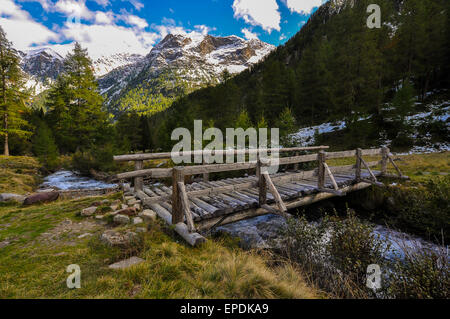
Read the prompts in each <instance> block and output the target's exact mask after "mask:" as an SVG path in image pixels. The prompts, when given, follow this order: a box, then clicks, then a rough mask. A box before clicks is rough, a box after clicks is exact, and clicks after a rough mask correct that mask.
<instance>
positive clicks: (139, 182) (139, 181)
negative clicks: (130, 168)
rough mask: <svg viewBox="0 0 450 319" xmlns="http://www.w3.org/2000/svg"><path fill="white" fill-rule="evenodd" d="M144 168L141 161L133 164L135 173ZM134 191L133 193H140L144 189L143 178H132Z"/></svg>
mask: <svg viewBox="0 0 450 319" xmlns="http://www.w3.org/2000/svg"><path fill="white" fill-rule="evenodd" d="M143 167H144V162H143V161H136V162H134V169H135V170H136V171H140V170H141V169H142V168H143ZM134 189H135V191H136V192H137V191H142V190H143V189H144V178H143V177H135V178H134Z"/></svg>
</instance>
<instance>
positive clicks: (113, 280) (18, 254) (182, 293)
mask: <svg viewBox="0 0 450 319" xmlns="http://www.w3.org/2000/svg"><path fill="white" fill-rule="evenodd" d="M110 198H111V197H110ZM99 199H103V198H85V199H79V200H72V201H58V202H55V203H52V204H47V205H40V206H32V207H27V208H23V207H19V206H7V207H0V241H4V240H8V241H10V242H11V244H10V245H9V246H6V247H4V248H0V298H316V297H320V296H322V295H321V294H319V292H318V291H317V290H315V289H312V288H310V287H308V286H307V285H306V284H305V281H304V280H303V278H304V277H303V275H302V273H301V272H300V271H299V270H298V269H296V268H295V267H294V266H292V265H290V264H288V263H286V262H284V261H280V260H276V261H274V260H273V258H274V257H273V256H271V255H267V254H257V253H256V252H244V251H242V250H241V249H239V248H237V246H236V244H235V243H234V242H232V241H231V240H229V239H225V238H222V239H210V240H208V242H207V243H206V244H205V245H204V246H202V247H199V248H191V247H188V246H186V245H185V244H184V242H183V241H182V239H180V238H178V237H176V236H175V234H174V233H173V232H172V231H171V230H170V229H166V228H165V227H164V226H163V225H162V224H160V223H155V224H153V225H151V231H150V232H149V233H146V234H145V235H143V236H144V237H143V242H142V244H141V245H138V246H137V247H134V249H133V251H130V250H120V249H117V248H110V247H107V246H105V245H104V244H103V243H102V242H101V241H100V239H99V236H100V234H101V233H102V232H103V231H104V230H105V227H104V226H101V225H95V226H94V227H92V228H89V231H87V230H79V231H78V232H77V233H71V232H64V233H60V234H58V233H57V232H55V229H58V228H57V227H58V225H60V224H61V223H62V222H63V221H65V220H67V219H70V220H72V222H73V223H80V222H86V220H82V219H81V218H79V217H76V215H77V213H78V212H79V211H80V209H82V208H85V207H87V206H89V205H90V204H91V203H92V202H94V201H98V200H99ZM92 222H93V221H92ZM93 223H94V222H93ZM88 232H90V233H92V234H93V236H91V237H88V238H84V239H78V235H80V234H84V233H88ZM48 234H53V235H55V234H58V235H57V236H55V237H54V240H52V241H48V240H46V238H48ZM132 255H138V256H139V257H141V258H143V259H145V262H144V263H142V264H140V265H137V266H135V267H133V268H131V269H128V270H122V271H117V270H110V269H108V265H109V264H111V263H114V262H117V261H119V260H121V259H124V258H127V257H130V256H132ZM71 264H78V265H79V266H80V267H81V285H82V288H81V289H77V290H70V289H68V288H67V286H66V279H67V277H68V275H69V274H68V273H66V267H67V266H69V265H71Z"/></svg>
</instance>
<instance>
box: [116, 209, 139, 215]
mask: <svg viewBox="0 0 450 319" xmlns="http://www.w3.org/2000/svg"><path fill="white" fill-rule="evenodd" d="M118 214H120V215H126V216H136V215H137V212H136V209H135V208H134V207H133V208H125V209H122V210H119V211H118Z"/></svg>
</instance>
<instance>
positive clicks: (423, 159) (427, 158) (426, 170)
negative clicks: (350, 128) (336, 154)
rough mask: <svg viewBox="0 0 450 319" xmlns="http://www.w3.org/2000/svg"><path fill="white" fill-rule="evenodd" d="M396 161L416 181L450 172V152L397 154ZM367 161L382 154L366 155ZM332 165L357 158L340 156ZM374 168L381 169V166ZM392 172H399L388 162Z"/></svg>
mask: <svg viewBox="0 0 450 319" xmlns="http://www.w3.org/2000/svg"><path fill="white" fill-rule="evenodd" d="M395 158H396V159H399V160H397V161H396V162H395V163H396V164H397V166H398V167H399V168H400V170H401V171H402V173H403V174H404V175H407V176H409V177H410V178H411V180H412V181H414V182H424V181H427V180H429V179H430V178H432V177H438V176H445V175H448V174H450V152H442V153H432V154H415V155H401V156H395ZM364 159H365V160H366V162H371V161H377V160H381V156H365V157H364ZM327 162H328V164H329V165H330V166H340V165H350V164H354V163H355V158H354V157H353V158H338V159H331V160H328V161H327ZM374 169H381V167H380V166H378V167H374ZM388 171H389V173H390V174H397V172H396V170H395V169H394V167H393V166H392V164H391V163H389V164H388Z"/></svg>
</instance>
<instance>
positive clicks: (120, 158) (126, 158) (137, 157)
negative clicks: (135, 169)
mask: <svg viewBox="0 0 450 319" xmlns="http://www.w3.org/2000/svg"><path fill="white" fill-rule="evenodd" d="M328 148H329V146H311V147H292V148H281V149H280V148H278V149H276V148H273V149H245V150H231V151H230V150H212V151H207V152H206V151H203V150H202V151H187V152H179V153H178V154H175V153H146V154H129V155H116V156H114V161H116V162H130V161H146V160H153V159H169V158H172V156H173V155H174V154H175V155H178V156H196V155H201V156H203V155H204V154H208V155H227V154H233V155H241V154H246V155H248V154H257V153H262V152H280V153H287V152H297V151H314V150H325V149H328Z"/></svg>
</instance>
